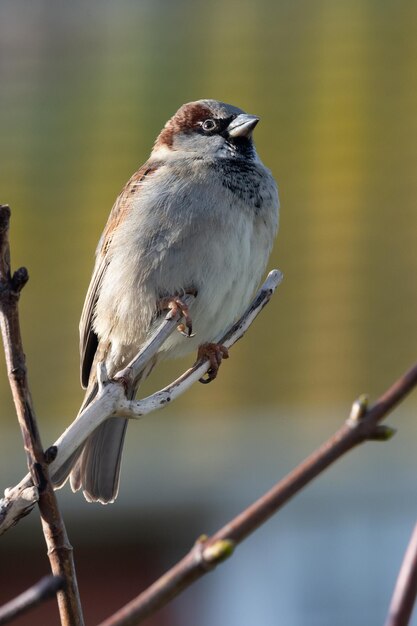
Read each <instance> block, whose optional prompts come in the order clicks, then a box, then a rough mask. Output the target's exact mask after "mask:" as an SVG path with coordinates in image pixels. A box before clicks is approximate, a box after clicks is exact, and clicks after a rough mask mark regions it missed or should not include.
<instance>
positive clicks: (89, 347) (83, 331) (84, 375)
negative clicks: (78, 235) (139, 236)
mask: <svg viewBox="0 0 417 626" xmlns="http://www.w3.org/2000/svg"><path fill="white" fill-rule="evenodd" d="M160 165H161V163H159V162H155V161H154V162H151V161H147V162H146V163H145V164H144V165H142V167H141V168H139V170H138V171H137V172H135V173H134V174H133V176H132V177H131V178H130V180H129V181H128V182H127V183H126V185H125V187H124V188H123V190H122V192H121V193H120V195H119V196H118V198H117V200H116V202H115V203H114V205H113V208H112V210H111V212H110V215H109V219H108V220H107V224H106V226H105V228H104V231H103V234H102V236H101V239H100V241H99V244H98V247H97V252H96V263H95V266H94V270H93V275H92V277H91V281H90V285H89V287H88V290H87V295H86V298H85V302H84V306H83V310H82V313H81V319H80V362H81V363H80V365H81V384H82V386H83V387H84V388H86V387H87V386H88V381H89V378H90V372H91V366H92V364H93V361H94V356H95V354H96V351H97V347H98V344H99V340H98V337H97V335H96V333H95V332H94V328H93V321H94V313H95V308H96V304H97V300H98V297H99V294H100V287H101V284H102V282H103V277H104V275H105V273H106V270H107V267H108V265H109V258H108V257H109V255H108V250H109V246H110V243H111V240H112V238H113V233H114V231H115V230H116V228H117V227H118V225H119V224H120V223H121V222H122V221H123V220H124V218H125V216H126V214H127V212H129V211H130V210H131V209H132V206H133V202H132V199H133V198H135V200H136V198H137V195H138V194H139V193H140V189H141V186H142V184H143V181H144V179H145V178H146V177H148V176H149V175H150V174H152V173H153V172H155V171H156V170H157V169H158V168H159V167H160Z"/></svg>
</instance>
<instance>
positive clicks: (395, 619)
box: [385, 524, 417, 626]
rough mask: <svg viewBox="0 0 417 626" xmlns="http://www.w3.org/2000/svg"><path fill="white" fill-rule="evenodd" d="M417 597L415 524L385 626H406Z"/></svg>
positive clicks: (416, 539)
mask: <svg viewBox="0 0 417 626" xmlns="http://www.w3.org/2000/svg"><path fill="white" fill-rule="evenodd" d="M416 596H417V524H416V526H415V527H414V530H413V533H412V535H411V538H410V542H409V544H408V546H407V550H406V552H405V555H404V560H403V562H402V564H401V568H400V572H399V574H398V578H397V582H396V584H395V589H394V593H393V596H392V599H391V604H390V607H389V611H388V617H387V620H386V622H385V626H407V624H409V622H410V619H411V613H412V611H413V607H414V603H415V601H416Z"/></svg>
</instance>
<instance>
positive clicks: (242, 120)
mask: <svg viewBox="0 0 417 626" xmlns="http://www.w3.org/2000/svg"><path fill="white" fill-rule="evenodd" d="M258 122H259V117H256V115H248V113H241V114H240V115H238V116H237V117H235V119H234V120H233V121H232V122H230V124H229V126H228V127H227V133H228V135H229V137H232V138H233V139H234V138H235V137H246V138H250V136H251V135H252V131H253V129H254V128H255V126H256V124H257V123H258Z"/></svg>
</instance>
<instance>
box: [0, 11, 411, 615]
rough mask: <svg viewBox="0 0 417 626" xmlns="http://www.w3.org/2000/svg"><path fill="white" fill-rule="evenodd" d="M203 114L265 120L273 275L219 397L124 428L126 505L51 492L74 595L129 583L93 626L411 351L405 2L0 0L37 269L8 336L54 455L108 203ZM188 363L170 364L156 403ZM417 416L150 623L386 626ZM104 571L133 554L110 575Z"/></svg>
mask: <svg viewBox="0 0 417 626" xmlns="http://www.w3.org/2000/svg"><path fill="white" fill-rule="evenodd" d="M199 98H216V99H220V100H223V101H225V102H230V103H232V104H234V105H236V106H239V107H241V108H243V109H245V110H246V111H248V112H250V113H255V114H257V115H259V116H260V117H261V123H260V124H259V126H258V127H257V129H256V133H255V139H256V143H257V148H258V152H259V154H260V156H261V158H262V160H263V161H264V162H265V164H267V165H268V166H269V167H270V168H271V169H272V171H273V173H274V175H275V177H276V179H277V181H278V184H279V188H280V197H281V207H282V209H281V226H280V233H279V236H278V239H277V242H276V246H275V248H274V252H273V255H272V258H271V260H270V264H269V266H270V268H272V267H279V268H280V269H281V270H282V271H283V272H284V276H285V278H284V282H283V284H282V286H281V287H280V288H279V290H278V292H277V294H276V296H275V297H274V299H273V300H272V302H271V304H270V305H269V306H268V307H267V308H266V309H265V311H264V312H263V313H262V315H261V317H260V318H259V319H258V320H257V322H256V323H255V324H254V325H253V326H252V328H251V329H250V331H249V332H248V334H247V336H246V337H245V339H244V340H243V341H242V342H240V343H239V344H238V345H237V346H236V347H235V348H233V351H232V354H231V359H230V360H229V361H228V362H227V363H225V364H224V366H223V367H222V371H221V374H220V376H219V378H218V380H217V381H216V382H215V383H213V384H212V385H210V386H208V387H203V386H201V385H196V386H195V387H194V388H193V389H191V391H190V392H189V393H187V394H186V395H185V396H183V397H182V398H181V399H179V400H178V401H177V402H175V404H174V405H172V406H170V407H169V408H168V409H166V410H165V411H163V412H160V413H158V414H154V415H152V416H149V417H147V418H146V419H145V420H144V421H143V422H141V423H135V424H133V425H131V426H130V428H129V433H128V438H127V447H126V460H125V464H124V467H123V470H122V485H121V492H120V497H119V500H118V501H117V502H116V504H114V505H113V506H111V507H106V508H104V507H100V506H93V505H87V504H86V503H85V502H84V500H83V499H82V498H81V497H80V496H79V495H77V496H74V495H72V494H71V493H70V492H69V489H68V488H66V489H65V490H64V491H63V492H62V494H60V499H61V501H62V503H63V507H64V509H65V512H66V515H67V517H68V530H69V533H70V536H71V539H72V541H73V544H74V546H75V549H76V557H77V558H79V559H80V561H82V560H83V558H84V560H86V559H87V556H86V555H88V559H87V561H88V562H89V564H90V567H92V568H93V573H91V572H90V573H88V571H89V570H88V568H87V570H85V568H84V569H83V570H82V572H83V573H82V574H81V575H80V585H81V592H82V594H83V590H84V596H85V597H84V599H85V602H86V604H88V602H89V596H90V595H91V594H93V592H91V594H90V592H86V591H85V590H86V589H88V584H90V583H91V579H92V578H93V579H94V580H95V581H96V582H97V580H98V579H97V578H94V577H95V576H96V577H97V576H102V575H103V571H104V570H105V569H106V568H108V574H107V575H106V580H107V584H110V583H111V581H112V580H113V583H112V584H113V586H115V585H116V582H115V581H117V580H119V581H120V580H121V576H122V574H121V571H124V572H125V575H126V578H128V580H129V585H128V586H126V584H123V586H122V585H120V586H122V587H123V588H122V589H121V590H119V591H118V592H117V593H116V591H115V592H114V599H112V600H111V601H110V600H109V602H108V603H107V604H106V603H104V605H103V602H104V600H103V595H104V594H103V593H100V589H101V591H102V590H103V589H104V587H103V586H102V587H99V585H98V582H97V586H98V589H99V591H97V598H98V599H97V600H96V601H94V602H92V601H90V604H91V608H90V605H89V608H88V611H89V615H90V616H91V617H90V620H91V622H90V623H94V621H97V620H98V619H99V618H102V617H104V616H105V615H106V614H107V613H108V612H110V611H111V610H114V609H116V608H117V607H118V606H119V604H121V602H122V601H126V600H128V599H129V598H130V597H131V596H132V595H134V593H137V592H138V591H139V590H140V589H141V586H143V584H145V583H144V582H143V584H142V581H148V579H149V580H152V579H153V578H154V577H155V576H157V575H158V574H160V573H162V572H163V571H164V568H165V567H167V566H168V565H170V564H171V563H173V562H174V561H175V559H176V558H179V557H180V556H181V554H182V553H183V552H184V550H185V549H186V548H187V547H188V546H190V545H191V544H192V542H193V541H194V539H195V538H196V536H198V535H199V534H200V533H201V532H209V533H210V532H213V531H214V530H215V529H216V527H217V526H216V525H220V524H221V523H222V522H225V521H226V520H227V519H228V517H230V516H231V515H233V514H235V513H237V512H238V511H239V510H240V509H241V508H242V507H243V506H245V504H248V503H249V502H250V501H251V500H253V499H254V498H255V497H257V496H258V495H260V494H261V493H262V491H264V490H266V489H267V488H269V487H270V486H271V484H273V482H274V481H275V480H277V479H278V478H279V477H280V476H282V475H283V474H284V473H285V472H286V471H288V470H289V469H290V468H291V467H292V466H293V465H295V464H296V462H298V461H299V460H301V459H302V458H303V456H304V455H306V454H307V453H308V452H309V451H310V450H312V449H313V448H314V446H316V445H317V444H318V443H320V441H321V440H322V439H323V438H324V437H326V436H327V435H328V434H330V433H331V432H332V431H333V430H334V429H336V428H337V427H338V426H339V425H340V423H341V422H342V420H343V419H344V418H345V417H346V415H347V414H348V412H349V407H350V404H351V402H352V401H353V400H354V399H355V397H357V396H358V395H359V394H360V393H362V392H365V391H366V392H369V393H370V395H371V398H375V397H376V396H377V395H378V394H379V393H381V392H382V391H383V390H384V389H385V388H386V387H387V386H388V385H389V384H390V383H391V382H392V381H393V380H394V379H395V378H396V377H397V376H399V375H400V374H401V373H402V372H403V371H404V370H405V369H406V368H407V367H408V366H409V365H411V364H412V362H413V361H414V360H415V358H416V354H417V351H416V344H417V324H416V313H417V210H416V197H417V5H416V3H415V2H412V1H411V0H405V1H402V2H395V1H394V0H384V1H378V2H377V1H376V0H351V1H349V0H337V1H336V2H331V1H329V0H327V1H326V0H318V1H315V2H309V1H308V0H299V1H297V2H289V1H288V0H282V1H281V2H274V1H272V0H258V1H257V2H256V3H255V2H253V1H252V2H251V1H249V0H243V1H241V2H234V1H232V0H224V1H223V2H220V1H212V2H198V1H196V2H191V0H173V1H171V2H169V1H168V0H153V1H151V0H143V1H137V2H134V1H133V0H132V1H128V0H121V1H119V2H110V1H108V0H101V1H99V0H90V1H89V2H81V1H80V0H75V1H74V2H71V3H68V2H67V3H65V2H63V1H62V0H61V1H52V0H43V1H41V0H33V1H32V2H30V3H27V2H24V1H23V0H14V1H10V0H3V1H2V2H1V3H0V138H1V149H0V202H2V203H9V204H10V205H11V208H12V231H11V243H12V259H13V263H14V266H15V267H17V266H20V265H26V266H27V267H28V269H29V273H30V282H29V284H28V285H27V287H26V288H25V290H24V293H23V296H22V299H21V317H22V327H23V334H24V342H25V349H26V353H27V359H28V365H29V374H30V381H31V386H32V392H33V395H34V400H35V406H36V408H37V413H38V415H39V424H40V428H41V431H42V434H43V441H44V444H45V445H46V444H49V443H51V442H52V441H53V440H55V439H56V438H57V436H58V435H59V434H60V433H61V431H62V430H63V429H64V428H65V427H66V426H67V425H68V424H69V423H70V421H71V420H72V419H73V417H74V416H75V414H76V412H77V409H78V406H79V404H80V401H81V398H82V393H81V390H80V387H79V374H78V320H79V315H80V311H81V307H82V303H83V299H84V294H85V291H86V288H87V285H88V281H89V278H90V274H91V270H92V263H93V255H94V249H95V246H96V243H97V240H98V238H99V235H100V233H101V230H102V228H103V226H104V223H105V220H106V219H107V215H108V213H109V211H110V208H111V206H112V204H113V201H114V199H115V197H116V195H117V194H118V192H119V191H120V189H121V187H122V186H123V184H124V183H125V181H126V180H127V179H128V177H129V176H130V174H131V173H132V172H133V171H135V169H137V167H138V166H139V165H140V164H142V163H143V162H144V161H145V160H146V158H147V157H148V154H149V152H150V149H151V147H152V143H153V140H154V139H155V137H156V135H157V134H158V132H159V130H160V129H161V127H162V126H163V124H164V123H165V121H166V120H167V119H168V118H169V117H170V116H171V115H172V114H173V113H174V112H175V111H176V109H177V108H178V107H179V106H180V105H181V104H182V103H183V102H186V101H190V100H195V99H199ZM190 362H191V359H188V360H185V361H179V362H171V363H166V364H163V365H162V367H160V368H159V369H158V370H157V371H155V373H154V374H153V375H152V378H151V380H150V381H148V382H147V385H146V389H145V390H144V393H147V392H149V391H151V390H152V389H156V388H158V387H160V386H161V385H163V384H166V383H167V382H168V381H169V380H171V379H172V378H173V377H175V376H177V375H178V374H179V373H180V372H181V371H182V370H183V369H184V368H185V367H186V366H187V365H188V364H189V363H190ZM0 373H1V376H0V393H1V406H0V420H1V426H0V428H1V430H0V437H1V438H0V472H1V477H2V481H1V485H0V488H3V487H6V486H7V485H11V484H13V483H15V482H17V481H18V480H19V478H20V477H21V475H22V474H23V473H24V471H25V460H24V455H23V451H22V446H21V442H20V435H19V432H18V428H17V423H16V420H15V417H14V412H13V408H12V404H11V400H10V393H9V389H8V385H7V380H6V375H5V369H4V364H3V362H1V369H0ZM416 408H417V394H415V395H414V396H413V397H412V398H410V399H409V400H407V402H406V403H405V404H404V405H403V406H402V407H401V409H400V410H399V411H398V412H397V414H396V415H395V416H393V417H391V418H390V420H389V423H390V424H392V425H393V426H396V427H399V428H400V431H399V433H398V434H397V436H396V437H395V438H394V439H393V441H391V442H390V443H389V444H387V445H384V446H379V445H378V446H377V445H376V444H368V445H367V446H366V447H363V448H362V449H361V450H360V451H356V452H354V453H352V454H351V455H350V457H349V458H348V459H347V460H346V461H343V462H342V463H339V464H338V465H337V467H335V468H334V469H332V470H331V471H330V472H328V474H327V475H326V476H325V477H323V478H322V479H320V481H319V482H318V483H317V485H315V486H313V487H311V488H310V489H309V490H308V491H306V492H305V493H304V494H302V495H301V496H299V498H298V499H297V500H296V501H295V502H294V503H292V504H291V505H290V507H288V510H287V509H286V510H285V511H283V512H282V513H281V514H280V515H279V516H278V517H277V518H275V519H274V520H273V521H272V522H270V523H269V525H268V526H267V527H266V528H265V529H262V530H261V531H259V532H258V533H257V535H255V536H254V537H253V538H252V539H250V540H249V542H248V544H247V545H245V546H244V547H242V548H241V549H240V550H239V551H238V552H237V554H236V555H235V557H234V558H233V559H232V561H230V563H228V564H226V565H225V566H223V569H222V570H220V569H219V570H218V571H217V572H216V573H215V574H214V575H212V576H211V577H210V581H203V582H202V583H199V585H198V586H196V588H195V590H193V591H190V592H188V594H186V596H185V597H184V598H183V599H182V600H180V601H178V602H176V603H174V605H173V606H172V608H171V609H169V610H168V611H166V612H164V613H163V614H162V616H160V617H159V618H156V619H155V621H154V622H150V623H153V624H169V625H170V626H172V625H173V624H181V625H182V626H188V625H191V624H193V625H194V624H197V623H198V624H199V626H217V625H223V624H227V626H235V625H236V626H238V625H239V626H246V625H248V626H249V624H254V623H257V624H260V625H262V626H264V625H266V626H269V625H270V624H276V623H278V621H279V623H282V624H285V625H286V626H287V625H288V626H292V625H295V624H300V625H304V624H307V625H308V626H311V625H317V626H323V625H327V624H328V625H329V626H330V625H337V626H344V625H346V626H348V625H349V626H351V624H355V625H363V626H372V625H373V624H380V623H381V622H382V620H383V616H384V614H385V611H386V608H387V605H388V601H389V594H390V592H391V588H392V585H393V582H394V580H395V577H396V572H397V568H398V566H399V563H400V560H401V555H402V550H403V549H404V547H405V545H406V542H407V539H408V534H409V533H410V531H411V528H412V525H413V523H414V518H415V515H416V513H417V500H416V495H417V489H416V477H417V463H416V453H415V450H416V442H415V438H416V436H417V427H416V424H415V423H414V422H415V420H414V417H415V411H416ZM31 529H33V532H32V530H31ZM35 529H36V531H35ZM98 529H100V531H98ZM29 531H30V532H29ZM35 535H36V537H37V539H36V542H38V543H36V542H35V539H34V536H35ZM38 535H40V530H39V528H38V522H37V519H36V514H32V516H31V517H30V518H28V520H26V521H24V522H22V523H21V524H20V525H19V527H18V528H16V529H15V530H13V531H12V532H11V533H10V535H7V536H6V537H4V538H2V541H1V546H0V558H1V554H2V551H3V550H4V551H5V552H4V554H7V555H8V558H9V557H10V559H11V561H13V560H14V559H15V556H13V555H15V554H16V551H17V550H19V548H22V546H23V547H24V549H25V551H26V552H25V554H26V555H27V554H28V550H29V543H30V544H31V545H32V548H31V549H32V550H33V554H35V555H37V556H35V557H33V558H30V559H29V560H28V564H27V567H29V564H33V561H36V559H37V558H39V559H40V558H41V557H40V555H42V553H43V546H42V539H41V537H40V539H39V538H38ZM12 536H13V538H12ZM29 538H30V540H29ZM28 542H29V543H28ZM33 542H35V543H33ZM381 543H382V544H383V546H384V547H383V549H382V550H381ZM92 546H93V547H94V550H93V548H92ZM135 550H137V554H140V555H141V556H140V557H138V558H137V559H135V558H133V556H132V555H134V554H135ZM113 552H114V554H118V555H120V554H125V556H124V557H123V559H121V558H120V559H119V561H120V562H117V563H116V561H115V562H114V563H113V562H112V557H113ZM99 553H100V554H101V555H102V556H101V558H102V559H103V563H104V564H103V565H100V567H99V566H98V565H97V570H95V569H94V563H99V561H98V560H97V554H99ZM31 554H32V553H31ZM144 554H145V555H146V558H145V557H144V556H143V555H144ZM91 555H92V556H91ZM129 557H131V561H132V562H131V561H130V560H129ZM4 558H5V557H4ZM24 558H25V557H24V556H22V557H21V559H24ZM114 558H116V557H114ZM29 561H30V563H29ZM21 562H24V561H23V560H22V561H21ZM141 562H142V563H143V562H146V563H147V566H146V567H147V568H148V569H149V572H148V571H146V572H143V567H141ZM42 567H43V569H42V568H40V569H39V572H38V573H39V574H41V573H42V572H43V571H45V570H46V568H47V564H46V562H43V563H42ZM2 569H3V568H2ZM25 571H26V570H25ZM85 571H87V573H84V572H85ZM106 571H107V570H106ZM127 571H128V572H129V576H127V574H126V572H127ZM20 574H21V572H20ZM2 575H4V572H3V573H0V576H2ZM33 576H35V574H33ZM18 580H19V584H17V587H16V591H17V590H19V589H21V587H22V578H21V575H20V578H18ZM100 581H101V582H100V584H101V585H104V584H105V583H104V582H103V580H102V579H101V578H100ZM28 582H33V580H32V579H28ZM91 584H92V583H91ZM0 587H1V586H0ZM3 589H4V593H1V591H0V594H1V596H4V597H0V601H5V600H6V599H7V598H8V597H9V595H8V594H9V593H10V594H12V590H11V588H10V590H9V588H8V587H7V593H6V587H5V586H3ZM109 593H110V592H108V594H107V592H106V594H107V596H108V597H110V596H109ZM50 610H52V608H51V609H50ZM41 615H43V614H41V613H39V616H40V617H38V618H37V619H39V620H40V621H38V622H33V621H32V622H24V621H23V620H22V621H21V624H24V623H32V624H33V623H39V624H42V623H46V622H43V621H42V620H44V619H46V618H44V617H42V616H41ZM48 623H49V622H48ZM51 623H52V622H51ZM415 623H416V624H417V621H416V622H415Z"/></svg>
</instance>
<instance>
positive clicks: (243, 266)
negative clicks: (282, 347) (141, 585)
mask: <svg viewBox="0 0 417 626" xmlns="http://www.w3.org/2000/svg"><path fill="white" fill-rule="evenodd" d="M258 122H259V117H257V116H255V115H250V114H248V113H245V112H244V111H243V110H242V109H239V108H237V107H235V106H232V105H230V104H226V103H224V102H220V101H217V100H211V99H203V100H197V101H194V102H189V103H187V104H184V105H182V106H181V107H180V108H179V109H178V111H177V112H176V113H175V114H174V115H173V117H171V118H170V119H169V120H168V122H167V123H166V124H165V126H164V127H163V129H162V131H161V132H160V133H159V135H158V137H157V139H156V141H155V143H154V146H153V149H152V152H151V155H150V157H149V159H148V160H147V161H146V162H145V164H144V165H142V167H140V168H139V169H138V170H137V172H135V173H134V174H133V176H132V177H131V178H130V179H129V180H128V182H127V184H126V185H125V187H124V188H123V190H122V191H121V193H120V195H119V196H118V197H117V199H116V202H115V204H114V206H113V208H112V210H111V213H110V216H109V218H108V221H107V223H106V225H105V228H104V231H103V234H102V236H101V238H100V240H99V243H98V246H97V250H96V257H95V265H94V270H93V274H92V278H91V282H90V285H89V287H88V291H87V295H86V299H85V303H84V307H83V310H82V315H81V320H80V356H81V382H82V386H83V387H84V388H85V389H86V392H85V397H84V401H83V404H82V406H81V409H80V412H82V410H83V409H84V408H85V407H86V406H87V405H88V404H89V403H91V401H92V400H93V398H94V397H95V395H96V393H97V389H98V383H97V378H96V368H97V364H98V363H99V362H100V361H103V362H104V363H105V365H106V368H107V372H108V374H109V376H110V377H111V376H113V375H114V374H115V373H116V372H117V371H119V370H120V369H121V368H122V367H123V366H125V365H126V364H127V363H128V362H129V361H130V360H131V359H132V358H133V357H134V356H135V355H136V354H137V353H138V351H139V350H140V348H141V346H142V345H143V344H144V342H145V341H146V340H147V338H148V337H149V336H150V333H151V332H152V329H153V328H154V326H155V323H156V321H157V320H158V319H160V316H161V315H162V314H163V312H164V311H166V310H168V309H172V310H174V311H175V312H177V311H180V313H181V314H182V315H183V318H184V324H181V325H179V326H178V331H179V332H177V330H175V331H174V333H173V334H171V335H170V337H169V338H168V339H167V340H166V342H165V343H164V344H163V345H162V347H161V348H160V349H159V352H158V353H157V355H156V357H155V358H154V359H153V360H152V362H150V363H148V364H147V366H146V367H145V368H144V370H143V371H142V372H141V375H140V377H138V379H137V380H136V383H135V385H131V386H130V387H129V388H128V389H126V395H127V397H128V398H130V399H133V398H134V397H135V395H136V393H137V389H138V386H139V384H140V383H141V382H142V381H143V380H144V379H145V378H146V377H147V376H149V374H150V372H151V370H152V369H153V367H154V366H155V365H156V363H157V362H158V361H159V360H161V359H164V358H173V357H178V356H183V355H185V354H187V353H190V352H193V351H196V352H197V358H202V357H208V358H209V361H210V369H209V370H208V374H207V378H206V379H204V380H202V382H211V381H212V380H213V379H214V378H215V377H216V375H217V371H218V368H219V366H220V363H221V362H222V359H224V358H227V357H228V352H227V350H226V348H225V347H224V346H222V345H221V344H220V343H219V339H220V338H221V337H222V335H223V334H224V333H225V331H226V330H227V329H228V328H229V327H230V326H231V324H233V323H234V322H235V321H236V320H237V319H238V318H239V317H240V316H241V315H242V314H243V312H244V311H245V309H246V308H247V306H248V304H249V302H250V300H251V297H252V296H253V294H254V292H255V289H256V287H257V286H258V284H259V282H260V280H261V278H262V275H263V273H264V271H265V268H266V264H267V261H268V258H269V255H270V252H271V249H272V246H273V242H274V239H275V236H276V233H277V230H278V221H279V219H278V218H279V198H278V188H277V184H276V182H275V180H274V178H273V175H272V173H271V172H270V170H269V169H268V168H266V167H265V166H264V165H263V163H262V162H261V160H260V158H259V156H258V154H257V151H256V148H255V145H254V142H253V136H252V134H253V130H254V128H255V126H256V125H257V124H258ZM185 294H192V295H194V296H195V297H194V299H193V301H192V302H191V304H190V305H189V307H187V306H186V305H185V303H184V302H183V301H182V299H183V298H184V295H185ZM126 426H127V420H126V419H123V418H118V417H112V418H109V419H107V420H106V421H105V422H104V423H103V424H101V425H100V426H99V427H98V428H97V429H96V430H95V431H94V432H93V433H92V434H91V435H90V436H89V437H88V439H87V441H86V442H85V443H84V444H83V445H82V446H80V448H79V449H78V450H77V451H76V452H75V453H74V454H73V455H72V456H71V457H70V459H68V461H66V462H65V463H64V464H63V465H62V467H61V468H60V469H58V470H57V472H56V473H55V475H54V476H53V477H52V479H53V482H54V484H55V486H56V487H57V488H58V487H61V486H62V485H63V484H64V483H65V482H66V480H67V478H68V477H70V483H71V488H72V490H73V491H78V490H79V489H82V490H83V493H84V496H85V498H86V499H87V500H88V501H90V502H101V503H103V504H107V503H109V502H113V501H114V500H115V499H116V497H117V494H118V490H119V482H120V464H121V456H122V450H123V443H124V438H125V433H126Z"/></svg>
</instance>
